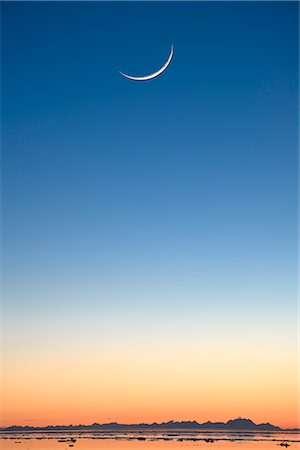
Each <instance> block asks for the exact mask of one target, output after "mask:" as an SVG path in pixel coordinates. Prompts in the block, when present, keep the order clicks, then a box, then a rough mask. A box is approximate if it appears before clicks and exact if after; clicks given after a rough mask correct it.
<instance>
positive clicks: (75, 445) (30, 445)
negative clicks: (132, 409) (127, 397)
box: [0, 431, 300, 450]
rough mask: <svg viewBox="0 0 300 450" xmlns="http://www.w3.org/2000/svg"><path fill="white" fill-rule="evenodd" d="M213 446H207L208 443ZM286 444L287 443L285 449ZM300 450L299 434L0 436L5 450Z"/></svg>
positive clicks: (85, 433) (129, 433)
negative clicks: (197, 449)
mask: <svg viewBox="0 0 300 450" xmlns="http://www.w3.org/2000/svg"><path fill="white" fill-rule="evenodd" d="M209 439H211V440H213V442H207V440H209ZM283 443H287V444H288V447H285V446H283V445H280V444H283ZM194 447H198V448H199V450H201V449H215V450H239V449H241V450H250V449H251V450H268V449H274V450H276V449H277V450H279V449H285V448H289V449H291V450H294V449H295V450H300V435H299V433H274V432H272V433H270V432H262V433H253V432H230V433H228V432H212V431H210V432H201V433H196V432H190V433H189V432H182V431H180V432H176V431H174V432H170V431H166V432H149V433H147V432H146V433H145V432H136V433H133V432H127V433H119V432H110V433H107V432H103V431H101V432H99V431H97V432H96V431H94V432H75V431H72V432H48V433H39V432H34V433H24V432H22V433H0V448H1V449H2V450H46V449H47V450H193V448H194Z"/></svg>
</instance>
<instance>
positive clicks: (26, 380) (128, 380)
mask: <svg viewBox="0 0 300 450" xmlns="http://www.w3.org/2000/svg"><path fill="white" fill-rule="evenodd" d="M78 354H81V355H83V356H82V357H81V359H80V364H79V363H78V359H77V357H76V353H74V354H68V355H67V354H64V353H63V352H59V350H57V351H56V352H55V353H52V354H49V352H38V354H32V356H31V360H30V358H29V357H28V355H27V357H26V359H27V361H25V360H24V361H22V360H21V357H19V358H15V359H10V360H9V361H7V367H6V372H5V373H6V376H5V383H4V388H5V389H4V391H5V396H4V399H5V408H4V410H3V413H2V415H3V419H2V425H3V426H10V425H13V424H17V425H33V426H45V425H49V424H67V425H68V424H80V423H81V424H90V423H93V422H99V423H105V422H112V421H116V422H120V423H139V422H147V423H152V422H163V421H168V420H176V421H177V420H178V421H181V420H197V421H198V422H205V421H207V420H211V421H227V420H229V419H234V418H236V417H245V418H249V419H252V420H253V421H254V422H256V423H262V422H270V423H272V424H274V425H278V426H280V427H282V428H291V427H297V426H299V422H298V417H299V415H298V414H299V411H298V408H297V400H298V399H297V377H296V376H295V374H296V373H297V367H296V361H295V358H293V357H292V356H293V354H292V353H288V352H286V353H285V356H284V354H282V355H281V356H282V358H281V359H280V360H279V359H278V358H277V357H275V355H272V354H266V353H265V352H264V350H263V348H262V349H257V350H256V351H255V352H250V349H248V351H247V349H244V352H243V353H241V352H240V349H239V348H238V347H237V348H236V349H235V350H234V349H231V353H230V354H229V353H225V352H224V349H222V348H218V349H217V348H216V347H215V348H210V349H209V350H207V349H199V348H198V349H196V348H190V349H189V350H186V349H184V348H178V347H177V348H173V349H172V348H170V347H169V348H166V349H165V350H164V351H160V352H159V351H157V350H156V351H155V350H154V349H151V348H150V347H148V348H144V349H142V348H140V347H138V346H136V347H135V349H133V348H131V349H130V350H129V349H127V350H125V347H124V348H123V349H120V350H117V349H115V350H114V351H113V349H112V350H111V352H107V353H103V354H102V355H101V358H99V357H98V356H97V353H96V351H95V350H93V349H90V350H89V351H86V352H85V353H84V352H80V353H78ZM20 368H21V369H20ZM293 374H294V375H293Z"/></svg>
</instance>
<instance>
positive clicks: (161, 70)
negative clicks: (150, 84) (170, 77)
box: [119, 44, 174, 81]
mask: <svg viewBox="0 0 300 450" xmlns="http://www.w3.org/2000/svg"><path fill="white" fill-rule="evenodd" d="M173 54H174V47H173V44H172V46H171V51H170V54H169V57H168V59H167V62H166V63H165V64H164V65H163V66H162V67H161V68H160V69H159V70H157V71H156V72H153V73H151V74H150V75H145V76H143V77H136V76H134V75H127V73H124V72H121V71H120V70H119V74H120V75H122V76H123V77H125V78H129V80H135V81H146V80H152V78H155V77H158V75H160V74H161V73H163V72H164V71H165V70H166V68H167V67H168V65H169V64H170V62H171V59H172V57H173Z"/></svg>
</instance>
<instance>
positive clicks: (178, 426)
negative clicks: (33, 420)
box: [0, 418, 286, 431]
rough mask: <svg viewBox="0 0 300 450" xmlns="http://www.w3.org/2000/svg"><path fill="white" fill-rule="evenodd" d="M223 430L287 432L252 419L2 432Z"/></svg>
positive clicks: (23, 428)
mask: <svg viewBox="0 0 300 450" xmlns="http://www.w3.org/2000/svg"><path fill="white" fill-rule="evenodd" d="M169 429H171V430H222V431H286V430H283V429H282V428H280V427H278V426H275V425H272V424H270V423H260V424H256V423H254V422H253V421H252V420H250V419H242V418H237V419H234V420H229V421H228V422H211V421H208V422H204V423H198V422H196V421H183V422H174V421H173V420H171V421H169V422H162V423H156V422H154V423H152V424H147V423H138V424H121V423H117V422H110V423H103V424H100V423H93V424H91V425H49V426H46V427H32V426H18V425H13V426H10V427H6V428H0V430H1V431H64V430H74V431H77V430H78V431H80V430H82V431H96V430H104V431H105V430H107V431H115V430H116V431H120V430H124V431H134V430H145V431H147V430H149V431H150V430H153V431H154V430H169Z"/></svg>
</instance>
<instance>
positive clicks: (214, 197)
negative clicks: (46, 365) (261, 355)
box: [2, 2, 298, 345]
mask: <svg viewBox="0 0 300 450" xmlns="http://www.w3.org/2000/svg"><path fill="white" fill-rule="evenodd" d="M297 9H298V4H297V3H296V2H290V3H289V2H274V3H272V2H241V3H239V2H232V3H227V2H221V3H218V2H213V3H205V2H200V3H180V2H178V3H171V2H167V3H145V2H144V3H136V2H133V3H123V2H121V3H97V2H92V3H79V2H78V3H68V2H66V3H60V2H57V3H55V2H52V3H37V2H32V3H16V2H13V3H2V25H3V31H2V48H3V51H2V99H3V110H2V119H3V177H4V182H3V213H4V266H5V268H4V286H5V295H6V305H7V321H8V322H9V320H11V324H12V325H11V330H12V331H11V333H12V335H14V340H16V339H17V338H16V336H17V335H18V333H19V338H20V341H18V340H16V342H17V344H18V345H20V342H21V341H22V342H27V341H26V339H27V340H28V339H29V340H30V336H31V333H32V336H33V335H34V336H35V337H34V338H33V337H32V341H34V339H36V337H37V335H38V333H40V332H41V331H36V330H35V326H36V323H37V322H39V320H42V318H43V320H44V321H46V322H47V320H48V319H49V320H50V321H51V318H53V317H54V315H56V314H58V315H60V316H61V317H65V318H66V317H69V318H70V317H74V320H75V319H76V318H80V317H83V316H85V317H89V312H90V311H91V310H92V311H93V317H95V316H97V315H98V316H99V315H101V317H103V316H104V317H105V318H106V321H105V326H107V327H110V326H111V325H112V322H113V321H115V320H119V322H118V326H119V327H121V329H122V323H125V322H126V320H128V321H129V322H130V321H133V323H135V324H136V325H133V327H134V326H136V329H137V339H139V336H140V334H139V333H143V331H142V330H143V326H144V325H145V327H146V322H147V320H150V319H151V317H152V315H153V316H156V317H157V312H158V311H159V313H160V316H159V317H160V320H161V321H162V323H163V320H164V317H165V320H168V317H170V314H171V315H173V316H172V317H173V319H174V320H175V321H178V323H180V322H181V321H182V320H184V324H185V326H186V327H187V328H189V327H191V326H195V329H200V328H201V326H202V325H203V324H205V326H208V327H209V329H210V330H211V332H213V330H214V326H216V323H218V332H219V330H220V329H222V328H220V326H221V325H220V324H223V325H222V326H225V324H226V323H227V325H226V326H228V329H230V330H231V331H232V330H233V332H234V330H236V332H237V333H239V332H241V328H243V329H244V330H245V326H247V323H248V324H249V330H250V329H251V332H253V334H255V333H256V331H257V330H258V329H259V327H261V330H265V331H262V333H264V332H265V334H266V335H267V333H270V334H269V336H270V341H272V340H273V338H274V337H275V336H276V335H277V336H278V330H279V331H280V329H281V328H280V327H281V326H282V324H284V325H283V326H284V327H285V328H284V330H285V331H286V330H287V329H290V330H292V332H294V331H295V330H296V325H295V323H294V322H292V316H293V315H294V314H295V311H296V284H297V273H296V231H297V227H296V219H297V211H296V209H297V189H296V186H297V138H298V135H297V133H298V128H297V119H298V117H297V96H298V57H297V54H298V45H297V41H298V26H297V17H298V14H297ZM172 43H173V44H174V58H173V60H172V62H171V64H170V66H169V68H168V69H167V70H166V72H164V73H163V74H162V75H161V76H160V77H158V78H156V79H154V80H152V81H150V82H145V83H136V82H131V81H129V80H127V79H125V78H123V77H121V76H120V75H119V74H118V70H122V71H125V72H127V73H132V74H146V73H150V72H152V71H154V70H156V69H158V68H159V67H160V66H161V65H162V64H163V63H164V61H165V60H166V58H167V56H168V54H169V51H170V47H171V44H172ZM16 311H17V312H16ZM258 311H259V312H260V314H258V313H257V312H258ZM127 315H128V316H130V317H127ZM212 317H214V320H212ZM229 317H230V318H229ZM224 318H225V319H224ZM270 318H271V319H270ZM91 320H93V318H92V317H91ZM153 320H154V319H153ZM268 320H269V322H268ZM124 321H125V322H124ZM134 321H135V322H134ZM216 321H217V322H216ZM228 321H229V322H228ZM129 322H128V323H129ZM89 323H90V322H89V320H88V319H87V321H86V326H87V327H88V326H89ZM128 323H127V324H128ZM130 323H131V322H130ZM176 323H177V322H176ZM241 324H243V326H241ZM292 324H293V326H292ZM17 326H18V327H19V328H18V329H19V331H18V333H17V332H16V328H15V327H17ZM291 326H292V328H291ZM128 327H129V325H128ZM164 327H165V324H164V325H162V326H161V330H160V332H161V333H163V332H164V329H165V328H164ZM268 327H269V328H268ZM50 328H51V329H52V332H53V328H54V329H55V323H54V322H52V325H51V327H50ZM29 330H30V331H29ZM70 330H71V328H70ZM70 330H69V331H70ZM124 330H125V331H124V333H125V334H126V327H125V328H124ZM172 330H173V328H172V326H170V330H169V331H168V332H169V333H172V332H173V331H174V335H175V334H177V335H178V328H176V327H175V328H174V330H173V331H172ZM266 330H269V331H266ZM131 331H132V328H131ZM43 332H44V333H45V329H44V331H43ZM70 332H71V331H70ZM22 333H24V335H22ZM34 333H35V334H34ZM99 333H100V334H101V332H100V331H99ZM272 333H274V334H272ZM100 334H99V339H100ZM121 334H122V333H121ZM125 334H124V335H125ZM51 336H52V335H51ZM24 339H25V341H24ZM44 339H46V337H45V336H44ZM49 339H50V338H49ZM51 339H52V337H51ZM201 339H203V336H202V337H201ZM24 345H25V344H24Z"/></svg>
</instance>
